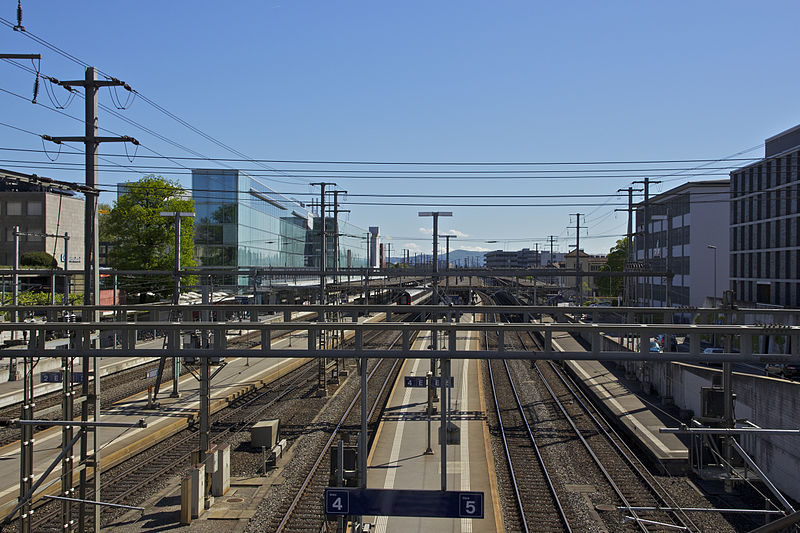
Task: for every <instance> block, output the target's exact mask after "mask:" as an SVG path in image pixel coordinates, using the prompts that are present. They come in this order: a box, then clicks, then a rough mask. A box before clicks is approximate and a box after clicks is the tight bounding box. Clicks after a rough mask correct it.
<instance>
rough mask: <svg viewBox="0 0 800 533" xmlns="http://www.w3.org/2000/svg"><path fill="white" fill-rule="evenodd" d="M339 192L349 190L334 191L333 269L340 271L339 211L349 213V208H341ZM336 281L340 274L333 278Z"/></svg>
mask: <svg viewBox="0 0 800 533" xmlns="http://www.w3.org/2000/svg"><path fill="white" fill-rule="evenodd" d="M339 193H342V194H347V191H342V190H336V191H333V250H334V252H333V270H334V271H336V272H338V271H339V213H349V212H350V210H349V209H339ZM333 281H334V283H338V282H339V276H338V274H337V275H335V277H334V278H333Z"/></svg>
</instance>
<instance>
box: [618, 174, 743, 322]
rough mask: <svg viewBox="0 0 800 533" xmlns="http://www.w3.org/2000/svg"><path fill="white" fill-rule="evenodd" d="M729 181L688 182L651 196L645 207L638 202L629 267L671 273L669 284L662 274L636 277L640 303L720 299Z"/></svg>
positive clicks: (680, 303)
mask: <svg viewBox="0 0 800 533" xmlns="http://www.w3.org/2000/svg"><path fill="white" fill-rule="evenodd" d="M729 186H730V181H729V180H709V181H693V182H688V183H685V184H683V185H680V186H678V187H675V188H674V189H670V190H668V191H666V192H663V193H661V194H659V195H657V196H653V197H651V198H650V199H649V201H648V202H647V209H646V210H645V204H644V202H642V203H640V204H638V205H637V206H636V233H635V235H634V239H633V242H634V253H635V256H634V257H635V260H634V265H629V267H635V268H639V269H645V270H653V271H658V272H667V271H671V272H672V273H673V274H674V276H673V278H672V282H671V284H670V283H669V282H668V280H667V277H666V276H663V277H662V276H654V277H641V278H635V283H634V287H633V290H634V295H633V296H634V299H635V301H636V302H637V303H638V304H639V305H645V306H692V307H700V306H703V305H712V304H713V303H714V302H715V301H716V302H717V303H719V300H720V299H721V298H722V293H723V291H724V290H725V289H726V288H727V287H728V226H729V220H730V209H729V207H728V199H729ZM645 211H647V215H646V216H645ZM715 263H716V270H714V266H715Z"/></svg>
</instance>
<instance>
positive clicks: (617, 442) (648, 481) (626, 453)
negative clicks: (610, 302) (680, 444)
mask: <svg viewBox="0 0 800 533" xmlns="http://www.w3.org/2000/svg"><path fill="white" fill-rule="evenodd" d="M548 364H549V365H550V366H551V368H553V370H554V371H555V374H556V375H557V376H558V378H559V379H560V380H561V382H562V383H563V384H564V386H565V387H566V388H567V390H569V392H570V394H572V396H573V398H575V400H576V401H577V402H578V404H579V405H580V406H581V408H583V410H584V411H585V412H586V414H587V415H589V418H590V419H591V420H592V422H593V423H594V424H595V425H596V426H597V427H598V428H599V429H600V431H601V432H602V434H603V436H604V437H605V438H606V440H607V441H608V442H609V443H610V444H611V446H612V447H613V448H614V449H615V450H616V451H617V453H618V454H619V456H620V457H622V459H623V460H624V461H625V463H626V464H627V465H628V467H629V468H630V469H631V471H632V472H634V474H636V475H637V476H638V477H639V479H640V480H641V481H642V482H643V483H644V484H645V485H646V486H647V487H648V489H649V491H650V493H651V494H652V495H653V496H654V497H655V498H656V499H657V500H659V501H660V503H662V504H664V506H665V507H667V508H670V509H671V511H670V513H671V514H673V516H674V518H675V519H677V520H678V521H680V522H681V524H682V525H683V526H684V527H686V528H689V529H691V528H690V525H691V527H694V529H695V530H696V531H700V527H699V526H697V524H695V523H694V522H693V521H692V520H691V518H690V517H689V516H687V515H686V513H685V512H683V511H680V506H679V505H678V504H677V502H676V501H675V500H674V499H673V498H672V496H670V495H669V491H667V490H666V489H665V488H664V487H663V486H661V484H660V483H658V480H657V479H655V478H654V477H653V476H652V475H651V474H650V473H649V472H648V470H647V467H645V466H644V465H643V464H642V463H641V461H640V460H639V458H638V457H637V456H636V454H635V453H633V451H632V450H631V449H630V448H629V447H628V445H627V444H625V442H624V440H623V439H622V438H621V437H620V436H619V434H618V433H617V432H616V431H615V430H614V429H613V428H611V425H610V424H608V423H607V422H606V421H605V419H603V422H605V423H601V421H600V420H599V419H598V418H597V416H595V414H594V412H596V413H598V414H599V410H598V409H597V408H596V407H595V406H594V404H593V403H592V401H591V400H590V399H589V398H588V397H587V396H586V394H585V393H584V392H583V391H581V390H580V387H578V386H577V384H576V383H575V382H574V381H573V380H572V379H570V380H569V381H570V383H571V385H570V383H567V378H565V377H564V376H563V375H562V373H561V372H559V371H558V370H556V368H555V364H554V363H553V362H552V361H548ZM537 370H538V368H537ZM587 404H588V405H587ZM589 406H591V408H590V407H589ZM592 411H594V412H592ZM601 418H602V417H601ZM606 426H608V428H606ZM609 429H610V431H609ZM612 434H613V435H612ZM634 458H635V462H634ZM636 463H638V464H636ZM645 472H647V473H645ZM668 498H669V500H670V501H667V499H668ZM633 509H634V510H635V509H636V507H635V506H634V507H633ZM676 510H677V511H680V514H681V515H682V517H680V516H677V515H675V513H676V512H677V511H676ZM687 521H688V522H689V524H687Z"/></svg>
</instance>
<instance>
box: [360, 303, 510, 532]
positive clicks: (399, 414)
mask: <svg viewBox="0 0 800 533" xmlns="http://www.w3.org/2000/svg"><path fill="white" fill-rule="evenodd" d="M461 320H462V321H471V320H472V317H471V316H466V315H465V316H462V318H461ZM430 342H431V341H430V336H429V335H421V336H420V338H418V339H417V342H416V343H415V345H414V347H413V348H414V349H418V350H424V349H425V348H426V347H427V346H428V345H429V344H430ZM456 342H458V343H459V349H462V346H461V343H463V344H464V345H465V346H464V348H466V345H467V344H468V343H469V344H472V343H477V342H478V337H477V335H469V336H466V337H465V338H463V339H458V340H457V341H456ZM428 370H430V359H428V358H420V359H407V360H406V361H405V363H404V365H403V368H402V370H401V375H402V376H425V375H426V373H427V372H428ZM451 374H452V376H453V381H454V387H453V389H452V396H451V404H450V405H451V410H450V412H451V416H452V421H453V423H455V424H456V425H458V426H459V427H460V430H461V431H460V434H461V443H460V445H448V446H447V490H449V491H480V492H483V493H484V518H483V519H451V518H417V517H385V516H382V517H365V521H367V522H370V523H372V524H375V529H373V530H372V531H377V532H378V533H385V532H387V531H425V532H451V531H452V532H455V531H472V532H483V531H486V532H489V531H502V529H503V528H502V517H501V513H500V507H499V496H498V493H497V482H496V479H495V475H494V470H493V465H494V462H493V461H492V459H491V448H490V446H489V433H488V426H487V423H486V420H485V412H486V409H485V405H484V399H483V396H482V394H481V392H480V391H481V387H480V383H481V382H482V381H481V377H480V361H477V360H464V359H459V360H452V363H451ZM426 407H427V388H410V387H409V388H406V387H404V380H403V379H400V380H398V382H397V383H396V384H395V387H394V389H393V390H392V392H391V395H390V397H389V401H388V404H387V407H386V409H385V411H384V414H383V418H382V420H381V423H380V425H379V427H378V430H377V433H376V436H375V439H374V442H373V445H372V449H371V450H370V455H369V458H368V474H367V487H368V488H373V489H415V490H420V489H422V490H439V489H440V488H441V448H440V446H439V444H438V437H437V435H438V431H439V425H440V423H441V420H440V418H439V416H438V414H437V415H435V416H434V417H432V421H431V435H432V436H431V449H432V451H433V454H431V455H425V450H426V447H427V434H428V433H427V416H426Z"/></svg>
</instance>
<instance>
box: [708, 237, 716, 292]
mask: <svg viewBox="0 0 800 533" xmlns="http://www.w3.org/2000/svg"><path fill="white" fill-rule="evenodd" d="M706 248H708V249H709V250H714V294H713V295H712V297H711V298H712V301H713V303H714V307H716V306H717V247H716V246H714V245H712V244H706Z"/></svg>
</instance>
